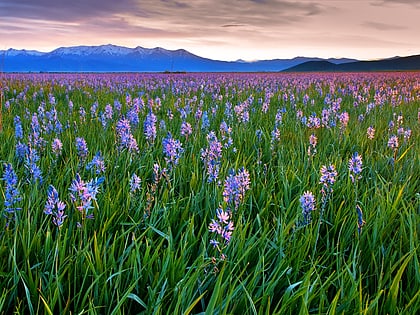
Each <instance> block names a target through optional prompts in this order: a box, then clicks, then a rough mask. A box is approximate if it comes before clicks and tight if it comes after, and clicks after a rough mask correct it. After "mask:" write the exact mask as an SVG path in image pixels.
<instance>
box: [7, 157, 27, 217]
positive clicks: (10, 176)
mask: <svg viewBox="0 0 420 315" xmlns="http://www.w3.org/2000/svg"><path fill="white" fill-rule="evenodd" d="M2 180H3V181H5V183H6V190H5V199H4V211H5V212H6V213H7V215H6V217H7V218H8V219H10V217H9V214H11V215H12V216H13V218H14V216H15V212H16V211H18V210H21V209H22V208H19V207H16V204H17V203H18V202H20V201H21V200H22V197H21V196H20V192H19V190H18V188H17V186H18V177H17V175H16V173H15V171H14V170H13V167H12V164H10V163H5V164H4V174H3V177H2Z"/></svg>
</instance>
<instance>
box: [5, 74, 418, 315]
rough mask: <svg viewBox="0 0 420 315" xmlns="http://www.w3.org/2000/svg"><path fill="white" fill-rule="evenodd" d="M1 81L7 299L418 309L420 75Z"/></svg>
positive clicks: (37, 308) (28, 308)
mask: <svg viewBox="0 0 420 315" xmlns="http://www.w3.org/2000/svg"><path fill="white" fill-rule="evenodd" d="M0 87H1V89H2V91H1V93H2V94H1V105H2V106H1V117H0V118H1V132H0V141H1V143H2V146H1V148H0V159H1V162H2V168H1V171H0V172H1V173H0V174H1V178H2V180H1V185H0V192H1V196H0V198H1V199H0V202H1V207H0V209H1V212H2V217H1V218H0V219H1V220H0V314H3V313H4V314H6V313H7V314H9V313H12V312H16V313H19V314H21V313H22V314H23V313H25V314H39V313H41V314H43V313H45V314H65V313H72V314H85V313H88V314H136V313H147V314H152V313H153V314H197V313H201V312H205V313H207V314H356V313H357V314H399V313H400V314H415V313H418V312H419V311H420V266H419V232H420V158H419V156H420V154H419V152H420V147H419V141H418V139H419V136H420V135H419V133H420V132H419V130H420V128H419V126H420V73H418V72H411V73H357V74H354V73H353V74H345V73H343V74H310V75H308V74H172V75H171V74H168V75H163V74H154V75H152V74H144V75H140V74H112V75H111V74H101V75H99V74H36V75H34V74H27V75H23V74H9V75H3V76H2V77H1V85H0Z"/></svg>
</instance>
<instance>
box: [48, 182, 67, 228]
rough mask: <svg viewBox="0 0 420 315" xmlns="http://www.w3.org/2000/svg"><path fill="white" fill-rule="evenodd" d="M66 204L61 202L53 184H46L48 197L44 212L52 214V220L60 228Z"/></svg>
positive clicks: (64, 216)
mask: <svg viewBox="0 0 420 315" xmlns="http://www.w3.org/2000/svg"><path fill="white" fill-rule="evenodd" d="M65 208H66V204H65V203H64V202H62V201H61V200H60V199H59V197H58V192H57V190H56V189H55V187H54V186H53V185H50V186H48V199H47V202H46V203H45V207H44V213H45V214H46V215H52V222H53V224H54V225H56V226H57V227H58V228H60V227H61V226H62V225H63V223H64V219H65V218H66V217H67V215H65V214H64V209H65Z"/></svg>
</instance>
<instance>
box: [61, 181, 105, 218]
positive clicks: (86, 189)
mask: <svg viewBox="0 0 420 315" xmlns="http://www.w3.org/2000/svg"><path fill="white" fill-rule="evenodd" d="M103 181H104V178H103V177H100V178H97V179H92V180H90V181H89V182H85V181H83V180H82V178H81V177H80V175H79V174H76V178H75V179H74V180H73V182H72V183H71V185H70V188H69V190H70V199H71V201H72V202H73V203H74V204H75V206H76V209H77V210H79V211H80V212H81V213H82V218H83V219H85V218H88V219H92V218H93V215H88V211H89V210H90V209H93V206H92V201H93V200H96V195H97V193H98V192H99V186H100V184H101V183H102V182H103Z"/></svg>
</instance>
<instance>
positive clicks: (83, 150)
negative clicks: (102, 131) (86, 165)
mask: <svg viewBox="0 0 420 315" xmlns="http://www.w3.org/2000/svg"><path fill="white" fill-rule="evenodd" d="M76 150H77V154H78V155H79V158H80V159H81V160H82V161H84V160H85V159H86V157H87V156H88V154H89V150H88V147H87V143H86V140H85V139H84V138H81V137H77V138H76Z"/></svg>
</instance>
